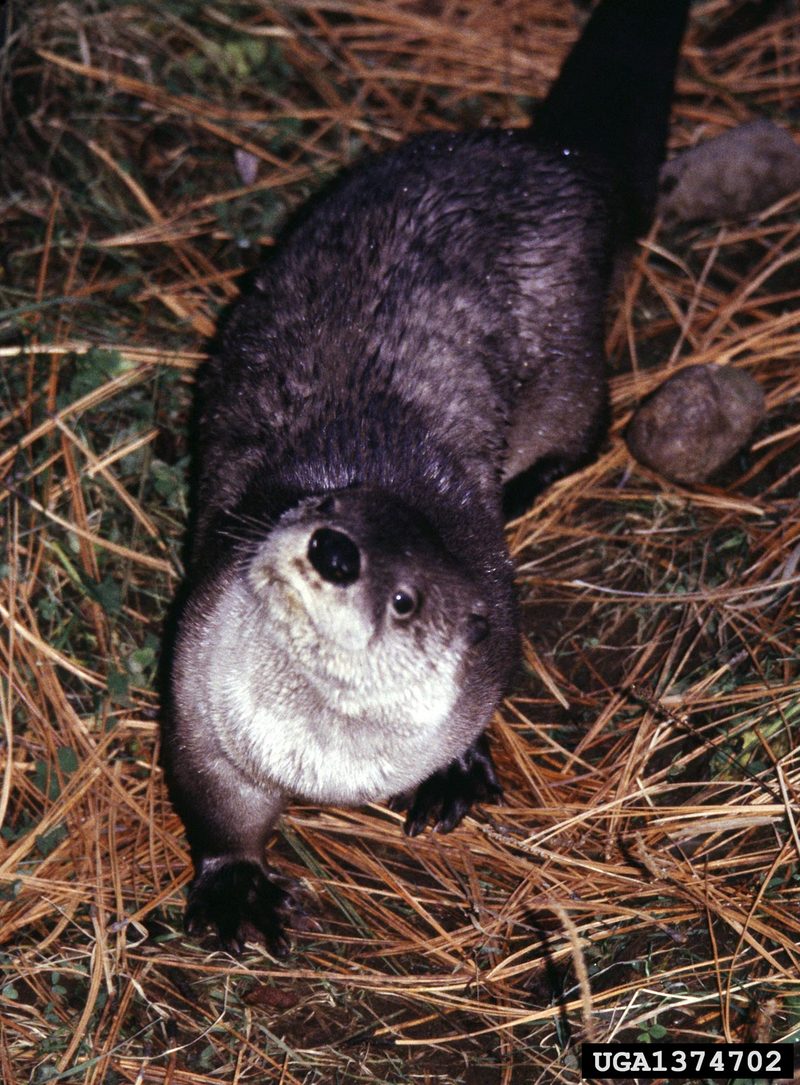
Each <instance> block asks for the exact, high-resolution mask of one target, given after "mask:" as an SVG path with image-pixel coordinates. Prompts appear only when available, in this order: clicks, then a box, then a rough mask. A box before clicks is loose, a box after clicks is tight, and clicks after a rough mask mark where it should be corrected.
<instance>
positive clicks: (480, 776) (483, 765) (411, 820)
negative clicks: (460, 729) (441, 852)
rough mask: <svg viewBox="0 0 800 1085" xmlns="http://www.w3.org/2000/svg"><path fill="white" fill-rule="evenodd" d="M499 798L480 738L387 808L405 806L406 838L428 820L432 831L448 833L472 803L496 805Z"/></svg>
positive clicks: (484, 743) (489, 757) (489, 759)
mask: <svg viewBox="0 0 800 1085" xmlns="http://www.w3.org/2000/svg"><path fill="white" fill-rule="evenodd" d="M502 795H503V789H502V788H501V787H500V783H499V781H498V779H497V774H496V773H495V768H494V763H493V761H492V755H491V753H490V751H489V743H488V741H487V739H486V736H485V735H480V736H479V738H477V739H476V740H475V742H473V743H472V745H471V746H469V747H468V748H467V749H466V750H465V751H464V753H463V754H462V755H461V756H460V757H458V758H456V760H455V761H452V762H451V763H450V764H449V765H448V766H447V767H446V768H443V769H440V770H439V771H438V772H434V773H433V774H432V775H431V776H429V777H428V779H427V780H423V782H422V783H421V784H420V785H419V787H418V788H417V790H416V791H415V792H414V793H413V794H412V795H411V796H410V797H409V796H407V795H401V796H398V797H397V798H396V799H394V800H393V801H392V803H391V804H390V806H391V808H392V809H394V810H397V809H403V808H404V807H406V806H407V807H408V813H407V815H406V820H405V823H404V825H403V831H404V832H405V833H406V835H407V836H418V835H419V834H420V833H421V832H422V831H423V829H424V828H425V826H426V825H427V824H428V822H429V821H433V831H434V832H437V833H449V832H451V831H452V830H453V829H455V827H456V826H457V825H458V824H459V823H460V822H461V821H462V819H463V818H464V816H465V815H466V814H467V813H468V812H469V810H470V808H471V807H472V806H473V805H474V803H476V802H496V801H497V800H498V799H500V798H502Z"/></svg>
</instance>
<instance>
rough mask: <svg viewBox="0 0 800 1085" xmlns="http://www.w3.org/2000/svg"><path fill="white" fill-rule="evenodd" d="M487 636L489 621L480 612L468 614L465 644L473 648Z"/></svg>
mask: <svg viewBox="0 0 800 1085" xmlns="http://www.w3.org/2000/svg"><path fill="white" fill-rule="evenodd" d="M488 636H489V622H488V619H486V618H484V616H483V615H482V614H470V616H469V617H468V618H467V644H469V646H470V647H471V648H473V647H474V646H475V645H476V644H480V643H481V641H482V640H486V638H487V637H488Z"/></svg>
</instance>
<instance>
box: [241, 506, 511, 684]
mask: <svg viewBox="0 0 800 1085" xmlns="http://www.w3.org/2000/svg"><path fill="white" fill-rule="evenodd" d="M248 578H249V583H250V586H251V588H252V590H253V591H254V592H255V594H256V596H258V597H259V598H261V599H263V600H265V601H266V602H267V603H268V605H269V608H270V610H271V611H272V612H274V613H275V616H276V618H277V619H278V621H279V623H283V624H285V625H286V626H288V627H291V632H290V633H289V635H290V636H292V635H293V634H295V635H297V636H298V637H300V636H302V638H303V639H304V641H305V642H306V643H307V644H308V645H309V646H311V645H314V646H315V647H316V649H317V651H318V652H319V653H320V659H321V660H323V661H324V660H331V661H339V662H340V663H341V665H342V666H343V667H344V668H345V669H347V668H353V669H359V668H358V666H357V665H356V664H355V663H354V661H353V659H350V658H349V657H350V656H353V655H358V656H363V654H364V653H369V654H370V655H372V656H373V657H374V659H373V663H375V664H376V665H377V667H378V669H379V670H381V671H382V670H383V669H384V668H386V669H391V668H392V667H393V666H394V668H395V669H403V667H404V661H406V662H405V665H408V664H407V661H408V659H409V657H410V660H411V661H410V666H411V668H412V669H413V671H414V673H415V674H416V676H417V677H418V678H419V677H420V672H421V671H424V670H425V669H426V668H428V667H429V668H431V669H432V670H439V671H441V670H442V668H444V669H446V670H449V671H452V672H453V673H454V672H455V669H456V668H455V667H454V664H455V663H458V664H460V663H462V662H463V661H464V660H465V659H466V658H467V656H468V654H469V652H470V650H471V649H473V648H474V647H476V646H477V645H478V644H480V643H481V642H482V641H483V640H485V639H486V638H487V637H488V636H489V634H490V624H489V616H488V607H487V604H486V602H485V601H484V600H483V599H482V597H481V591H480V587H479V585H478V584H476V583H475V582H474V580H473V579H472V578H471V577H470V575H469V573H468V572H467V571H466V570H465V569H463V568H462V567H461V566H460V564H459V562H458V561H457V560H456V559H455V558H454V557H453V556H452V555H451V554H450V553H449V552H448V550H447V549H446V547H445V546H444V544H443V542H442V541H441V539H440V538H439V536H438V534H437V533H436V531H435V530H434V528H433V527H432V526H431V525H430V524H429V523H428V521H427V520H426V518H425V517H424V516H422V515H421V514H420V513H418V512H416V511H415V510H414V509H412V508H410V507H409V506H408V505H406V504H404V503H402V502H400V501H398V500H396V499H395V498H393V497H391V496H390V495H388V494H386V493H384V492H375V491H370V490H344V491H339V492H336V493H331V494H327V495H324V496H322V497H319V498H310V499H306V500H305V501H303V502H302V503H301V504H300V505H299V506H298V507H297V508H294V509H292V510H290V511H289V512H287V513H285V514H284V515H283V517H282V518H281V519H280V520H279V521H278V523H277V524H276V525H275V527H274V528H273V529H272V531H271V532H270V534H269V536H268V537H267V539H266V540H265V541H264V542H263V543H262V544H261V545H260V546H259V547H258V549H257V551H256V553H255V555H254V556H253V558H252V560H251V563H250V566H249V571H248ZM334 669H336V668H334Z"/></svg>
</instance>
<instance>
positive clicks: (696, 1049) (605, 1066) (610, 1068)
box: [581, 1043, 794, 1081]
mask: <svg viewBox="0 0 800 1085" xmlns="http://www.w3.org/2000/svg"><path fill="white" fill-rule="evenodd" d="M581 1075H582V1076H583V1077H584V1078H585V1079H586V1080H587V1081H602V1080H603V1079H604V1078H626V1077H630V1078H637V1079H640V1080H647V1079H649V1078H663V1077H669V1078H670V1079H672V1080H680V1079H681V1078H698V1077H700V1078H706V1079H709V1078H710V1079H714V1078H729V1077H732V1076H736V1077H759V1078H764V1079H767V1080H770V1079H771V1080H776V1079H780V1078H792V1077H793V1075H794V1044H704V1043H688V1044H584V1045H583V1047H582V1049H581Z"/></svg>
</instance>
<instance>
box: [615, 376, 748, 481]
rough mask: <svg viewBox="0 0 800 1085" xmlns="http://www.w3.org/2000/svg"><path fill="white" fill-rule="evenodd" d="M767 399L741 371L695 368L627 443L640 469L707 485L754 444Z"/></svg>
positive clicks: (638, 416)
mask: <svg viewBox="0 0 800 1085" xmlns="http://www.w3.org/2000/svg"><path fill="white" fill-rule="evenodd" d="M763 416H764V393H763V392H762V391H761V388H760V387H759V385H758V384H757V383H756V381H754V380H753V378H752V377H751V376H750V375H749V374H748V373H744V372H743V371H742V370H740V369H730V368H728V367H726V366H718V365H691V366H687V368H686V369H682V370H681V371H680V373H676V374H675V376H674V377H670V379H669V380H668V381H665V382H664V384H662V385H661V387H660V388H657V389H656V391H655V392H654V393H653V394H652V395H651V396H650V397H649V398H648V399H646V400H645V401H644V403H643V404H642V405H641V406H640V407H639V408H638V410H637V411H636V413H635V414H634V416H633V418H632V420H631V423H630V425H629V426H628V430H627V432H626V434H625V438H626V440H627V442H628V448H629V449H630V450H631V453H632V454H633V455H634V456H635V457H636V459H637V460H639V462H640V463H643V464H645V466H647V467H652V468H653V469H654V470H656V471H659V472H660V473H661V474H662V475H665V476H666V477H667V478H670V479H673V480H674V481H676V482H703V481H705V479H707V478H708V477H709V476H710V475H712V474H713V473H714V472H715V471H716V470H718V469H719V468H720V467H722V466H723V464H725V463H727V461H728V460H729V459H731V457H732V456H734V455H735V454H736V453H737V452H738V451H739V450H740V449H741V448H743V447H744V445H745V444H747V442H748V441H749V439H750V437H751V436H752V434H753V431H754V430H755V428H756V426H757V425H758V423H759V422H760V421H761V419H762V418H763Z"/></svg>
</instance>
